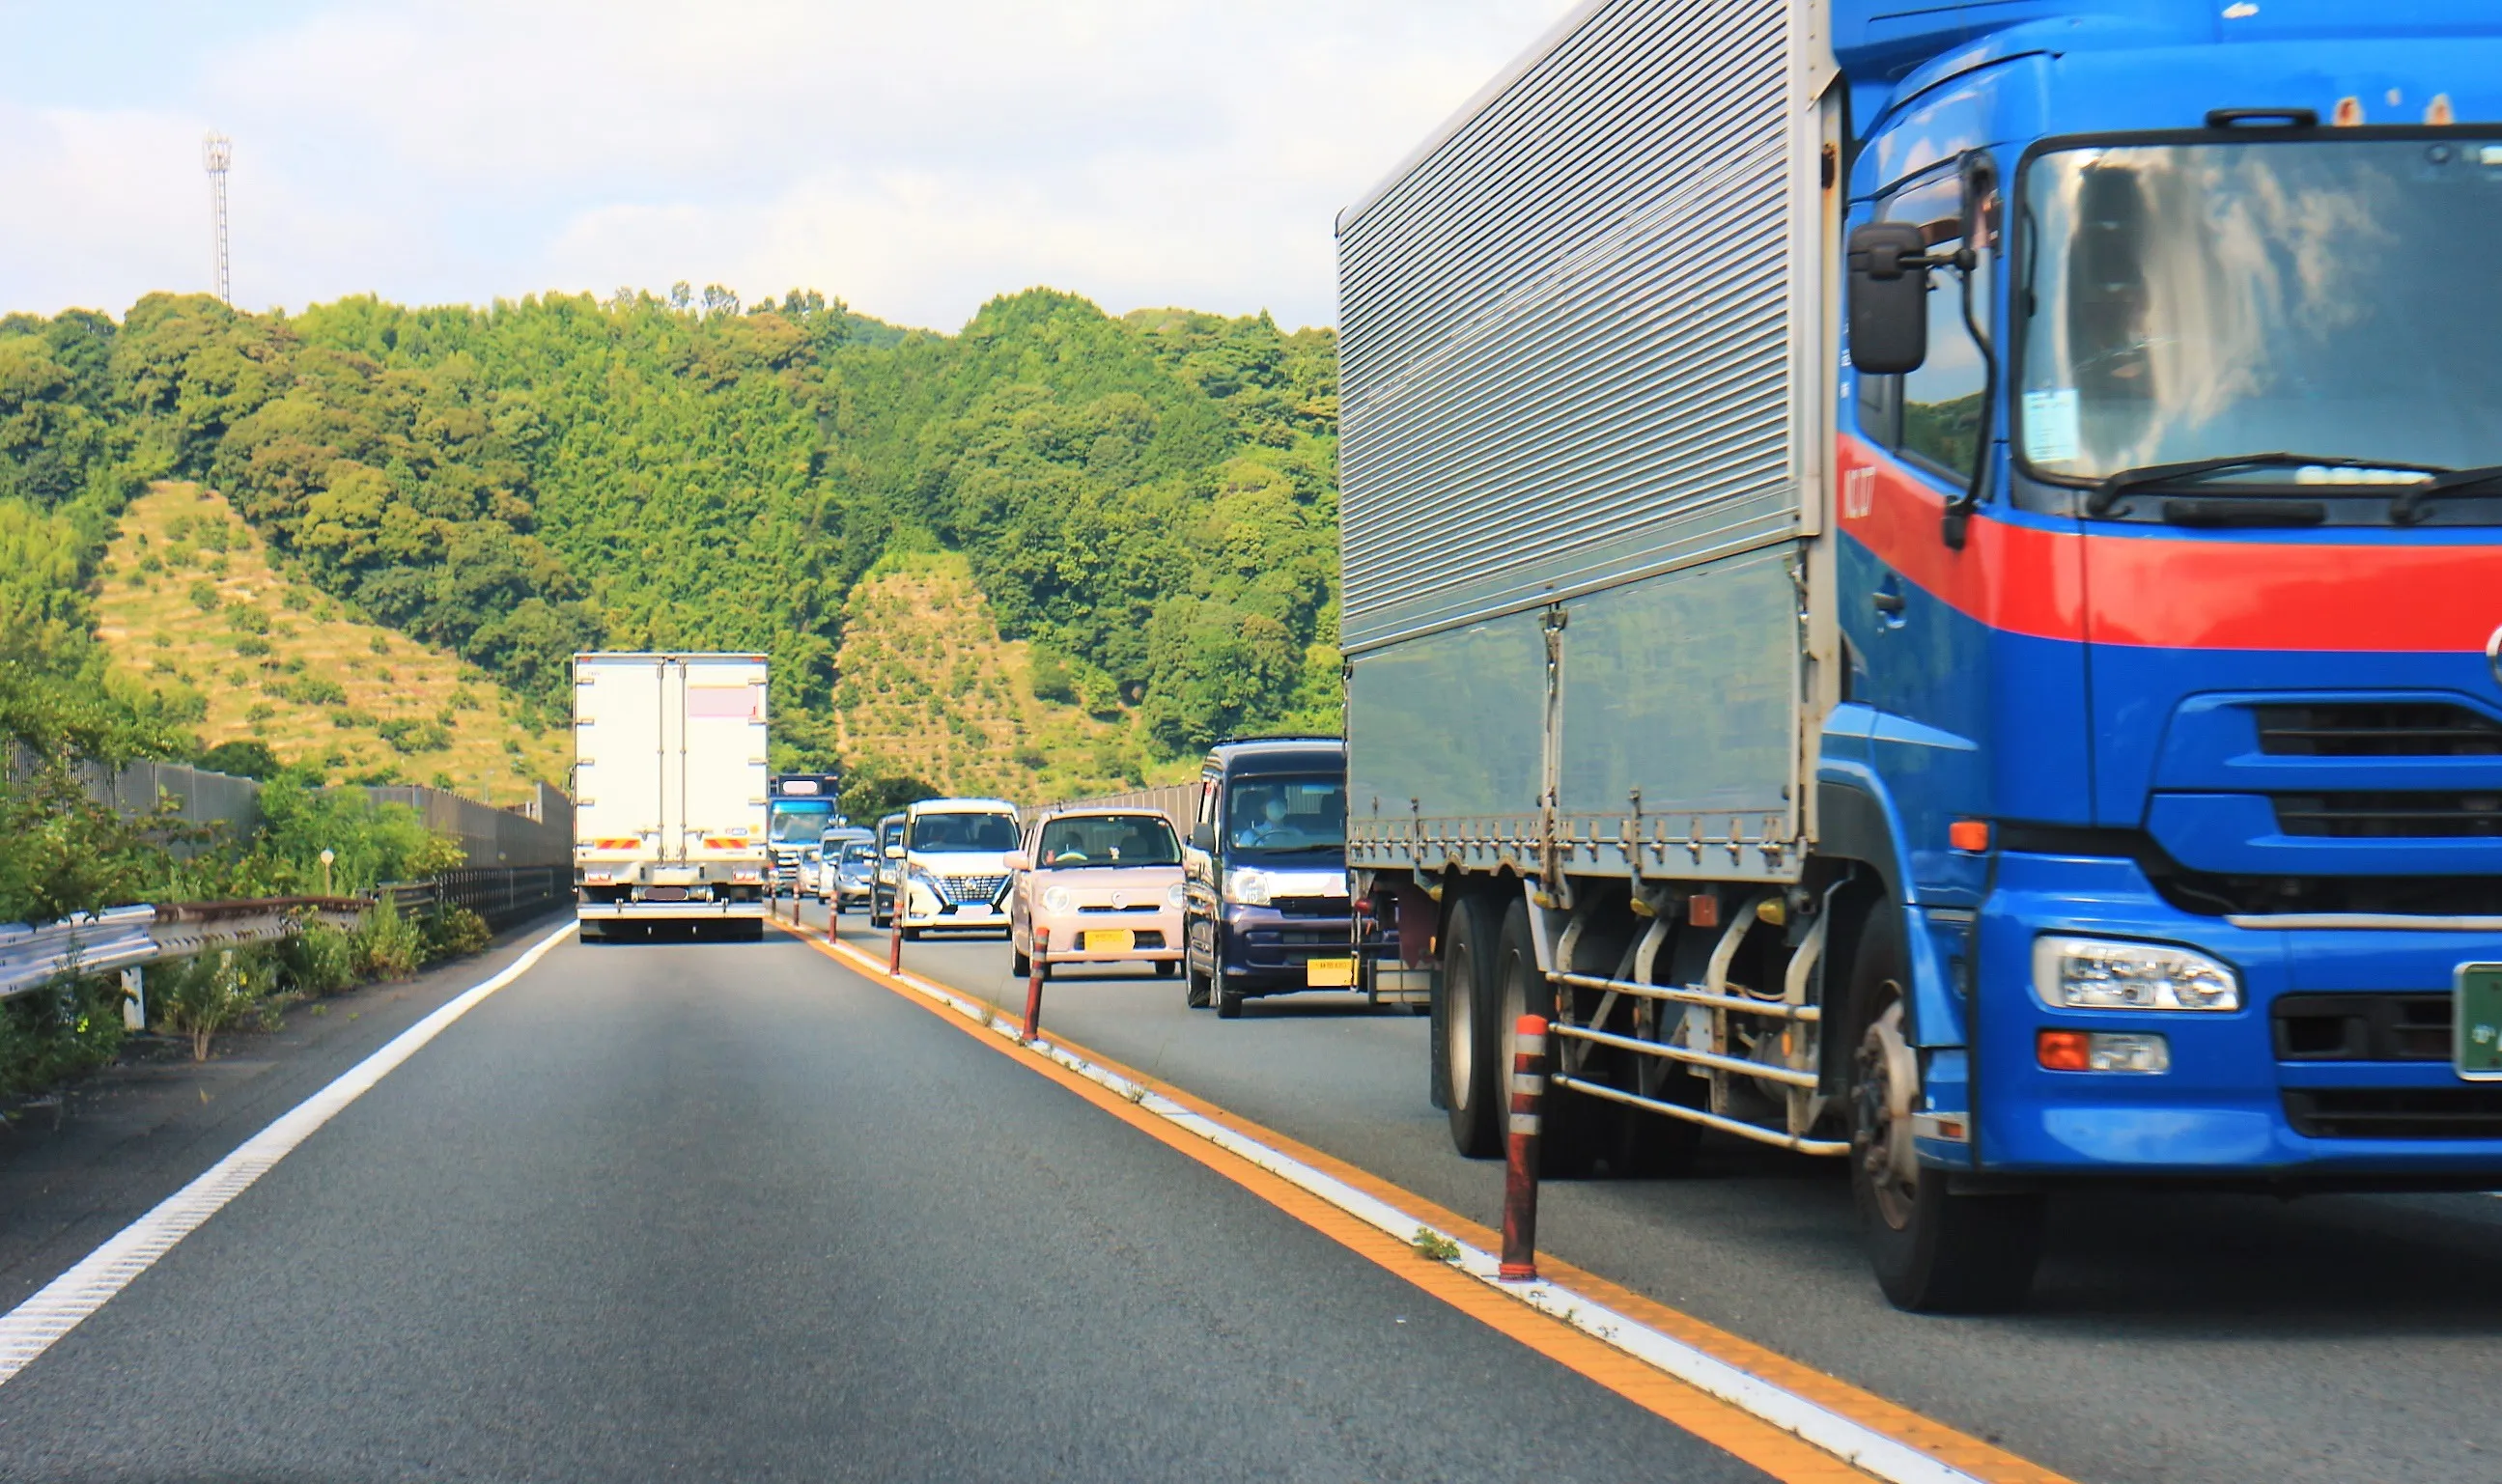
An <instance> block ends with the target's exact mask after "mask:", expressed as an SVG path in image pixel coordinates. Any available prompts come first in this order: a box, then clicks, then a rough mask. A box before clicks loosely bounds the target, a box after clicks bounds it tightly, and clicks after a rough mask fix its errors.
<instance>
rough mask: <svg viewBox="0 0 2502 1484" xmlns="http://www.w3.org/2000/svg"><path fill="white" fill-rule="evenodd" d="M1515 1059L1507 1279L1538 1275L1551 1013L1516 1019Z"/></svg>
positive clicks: (1506, 1190) (1503, 1271) (1508, 1142)
mask: <svg viewBox="0 0 2502 1484" xmlns="http://www.w3.org/2000/svg"><path fill="white" fill-rule="evenodd" d="M1513 1033H1514V1035H1515V1037H1516V1039H1517V1041H1518V1043H1519V1044H1518V1046H1517V1048H1516V1049H1515V1050H1514V1051H1513V1053H1512V1058H1511V1124H1510V1132H1509V1136H1508V1137H1507V1138H1506V1139H1505V1154H1506V1155H1507V1156H1508V1160H1507V1165H1508V1167H1507V1168H1506V1169H1505V1173H1504V1185H1503V1265H1502V1267H1501V1268H1499V1269H1498V1270H1497V1273H1496V1275H1497V1276H1498V1277H1500V1278H1502V1279H1503V1280H1504V1281H1505V1282H1506V1283H1529V1282H1534V1281H1536V1279H1537V1277H1538V1133H1539V1131H1540V1129H1541V1127H1542V1124H1543V1118H1544V1113H1543V1110H1544V1104H1545V1101H1546V1018H1545V1017H1544V1016H1542V1015H1524V1016H1522V1017H1521V1018H1520V1019H1519V1021H1518V1022H1516V1023H1515V1024H1514V1027H1513Z"/></svg>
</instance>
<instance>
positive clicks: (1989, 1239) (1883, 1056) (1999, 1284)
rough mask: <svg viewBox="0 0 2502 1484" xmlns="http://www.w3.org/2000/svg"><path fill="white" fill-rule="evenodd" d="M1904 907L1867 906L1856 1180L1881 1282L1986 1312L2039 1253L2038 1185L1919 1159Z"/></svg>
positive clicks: (1860, 971)
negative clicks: (1981, 1177) (1997, 1183)
mask: <svg viewBox="0 0 2502 1484" xmlns="http://www.w3.org/2000/svg"><path fill="white" fill-rule="evenodd" d="M1906 977H1907V975H1906V973H1905V969H1904V953H1903V919H1902V914H1901V912H1900V911H1898V910H1897V909H1896V908H1895V906H1894V904H1893V903H1892V902H1890V901H1879V902H1878V903H1877V905H1876V906H1875V907H1874V908H1872V909H1871V910H1870V912H1869V917H1868V927H1867V928H1866V930H1865V931H1864V932H1862V933H1861V935H1860V939H1859V956H1858V961H1857V962H1855V963H1853V964H1852V965H1851V972H1850V1026H1851V1029H1852V1034H1853V1037H1854V1044H1855V1051H1854V1053H1853V1056H1852V1060H1851V1067H1850V1097H1849V1106H1850V1192H1851V1196H1852V1197H1853V1198H1854V1199H1855V1200H1856V1201H1857V1203H1858V1206H1859V1220H1860V1227H1861V1230H1862V1231H1864V1232H1865V1233H1866V1236H1867V1240H1868V1252H1869V1257H1870V1259H1871V1260H1872V1261H1873V1262H1874V1264H1875V1265H1876V1268H1877V1286H1878V1287H1880V1288H1882V1289H1883V1290H1884V1291H1885V1297H1886V1298H1887V1299H1891V1300H1892V1301H1893V1303H1894V1305H1895V1307H1897V1308H1904V1309H1911V1310H1915V1311H1920V1312H1927V1313H1938V1314H1989V1313H2000V1312H2004V1311H2006V1310H2008V1309H2012V1308H2015V1307H2016V1306H2018V1305H2020V1304H2021V1303H2022V1302H2023V1301H2024V1296H2025V1294H2026V1293H2027V1292H2028V1291H2029V1290H2030V1289H2031V1288H2032V1286H2033V1269H2034V1267H2035V1266H2036V1265H2038V1264H2039V1263H2040V1262H2041V1257H2042V1217H2043V1202H2042V1197H2039V1196H1971V1195H1957V1194H1955V1193H1954V1192H1952V1191H1950V1190H1948V1189H1947V1188H1946V1179H1947V1176H1946V1172H1945V1171H1944V1170H1941V1169H1933V1168H1930V1167H1928V1166H1925V1165H1923V1164H1920V1163H1919V1160H1918V1158H1917V1157H1916V1156H1915V1155H1914V1154H1913V1152H1912V1146H1911V1127H1910V1119H1911V1109H1912V1106H1913V1104H1914V1103H1915V1102H1917V1100H1918V1098H1919V1092H1920V1088H1919V1080H1920V1070H1919V1059H1918V1054H1917V1053H1916V1052H1915V1051H1913V1050H1912V1048H1911V1047H1910V1043H1909V1042H1908V1040H1907V1039H1906V1034H1905V1032H1906V1029H1907V1025H1906V1021H1905V1016H1906V1014H1907V1013H1908V1011H1909V1009H1910V1004H1909V1000H1908V996H1907V995H1906V993H1905V991H1904V988H1903V985H1904V980H1905V978H1906Z"/></svg>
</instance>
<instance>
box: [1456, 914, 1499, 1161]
mask: <svg viewBox="0 0 2502 1484" xmlns="http://www.w3.org/2000/svg"><path fill="white" fill-rule="evenodd" d="M1487 905H1488V904H1487V902H1486V899H1485V898H1484V897H1483V896H1480V895H1476V894H1470V895H1468V896H1464V897H1462V898H1461V899H1460V900H1459V902H1458V903H1457V904H1456V905H1454V906H1453V907H1452V908H1451V927H1450V931H1449V932H1448V933H1447V934H1445V935H1444V937H1443V940H1442V1016H1441V1021H1442V1024H1441V1027H1440V1029H1441V1037H1440V1041H1441V1051H1442V1055H1441V1057H1440V1058H1439V1059H1438V1060H1439V1061H1440V1062H1441V1063H1442V1106H1443V1107H1444V1108H1446V1109H1448V1110H1449V1114H1450V1124H1451V1147H1452V1148H1454V1149H1457V1150H1458V1151H1459V1152H1460V1153H1461V1154H1463V1155H1466V1156H1467V1157H1468V1158H1470V1159H1471V1160H1485V1159H1492V1158H1493V1157H1495V1156H1496V1155H1499V1154H1501V1153H1503V1103H1504V1098H1503V1096H1502V1090H1503V1089H1504V1087H1505V1086H1506V1085H1507V1084H1508V1082H1509V1080H1510V1079H1509V1076H1508V1075H1507V1074H1508V1073H1509V1071H1510V1068H1509V1067H1507V1066H1505V1065H1503V1064H1502V1061H1503V1046H1504V1035H1503V1028H1502V1024H1501V1016H1502V1003H1501V1001H1502V997H1503V988H1502V986H1501V985H1500V984H1499V983H1498V982H1497V981H1496V977H1495V965H1496V963H1497V961H1498V958H1499V954H1500V949H1499V947H1498V943H1499V938H1500V930H1499V929H1498V928H1497V927H1496V925H1495V924H1494V923H1493V922H1491V921H1489V920H1488V919H1490V918H1491V917H1492V916H1493V914H1492V913H1491V912H1489V911H1488V910H1487Z"/></svg>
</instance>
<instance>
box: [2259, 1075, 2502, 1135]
mask: <svg viewBox="0 0 2502 1484" xmlns="http://www.w3.org/2000/svg"><path fill="white" fill-rule="evenodd" d="M2284 1117H2285V1121H2286V1122H2287V1123H2290V1124H2291V1125H2293V1131H2294V1132H2296V1133H2299V1134H2301V1135H2302V1136H2304V1137H2305V1138H2315V1139H2502V1086H2490V1087H2388V1088H2381V1087H2337V1088H2327V1087H2322V1088H2287V1089H2285V1092H2284Z"/></svg>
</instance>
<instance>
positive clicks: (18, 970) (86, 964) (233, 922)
mask: <svg viewBox="0 0 2502 1484" xmlns="http://www.w3.org/2000/svg"><path fill="white" fill-rule="evenodd" d="M366 905H367V904H366V903H365V902H364V901H363V900H362V899H361V898H358V897H353V896H282V897H273V898H266V899H261V900H254V901H208V902H171V903H167V904H165V905H163V906H135V907H109V908H107V909H105V910H104V911H102V912H98V913H95V914H92V915H90V916H85V917H74V918H70V919H67V920H65V921H62V922H58V923H47V924H45V925H43V926H42V927H32V926H29V925H27V924H23V923H12V924H9V925H8V926H6V927H0V999H7V998H10V997H11V996H13V995H22V994H25V993H26V992H27V991H29V990H34V989H40V988H42V987H43V986H45V985H47V984H51V983H52V982H53V981H55V980H57V979H59V978H60V977H61V976H63V975H65V974H105V973H111V972H113V971H115V970H117V969H130V968H137V967H140V966H142V965H144V964H149V963H154V962H158V961H162V960H166V959H184V958H188V957H190V956H191V955H193V954H196V953H201V952H203V951H206V950H209V949H215V948H239V947H242V946H243V945H245V944H248V943H271V942H276V941H277V940H278V939H280V938H283V937H286V936H287V935H288V934H290V933H295V932H300V931H302V930H303V929H304V927H305V925H306V924H308V923H316V922H319V923H326V924H328V925H329V926H331V927H343V928H344V927H355V924H356V920H357V919H358V918H360V917H362V916H363V915H364V912H365V908H366Z"/></svg>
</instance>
